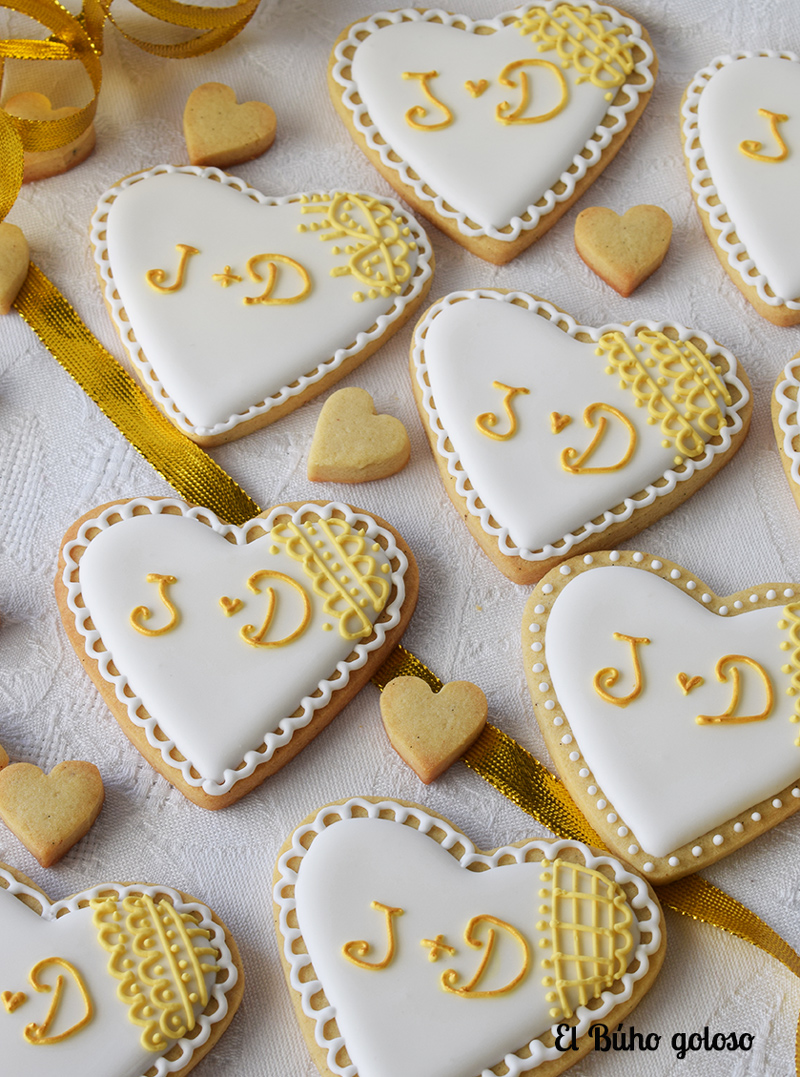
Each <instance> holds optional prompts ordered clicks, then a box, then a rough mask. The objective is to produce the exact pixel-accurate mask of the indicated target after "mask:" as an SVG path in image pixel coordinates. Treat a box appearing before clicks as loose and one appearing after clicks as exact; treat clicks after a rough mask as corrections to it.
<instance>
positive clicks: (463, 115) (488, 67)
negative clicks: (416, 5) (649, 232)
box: [328, 0, 658, 264]
mask: <svg viewBox="0 0 800 1077" xmlns="http://www.w3.org/2000/svg"><path fill="white" fill-rule="evenodd" d="M657 68H658V64H657V60H656V57H655V54H654V52H653V49H652V46H651V44H650V40H649V37H648V35H647V32H646V31H645V30H644V29H643V28H642V27H641V26H640V25H639V24H638V23H637V22H634V21H633V20H632V19H630V18H629V17H628V16H626V15H623V14H622V13H621V12H619V11H616V10H615V9H614V8H611V7H606V6H601V5H599V4H596V3H594V0H586V2H585V3H581V4H567V3H559V4H558V5H557V7H554V6H553V5H551V4H547V5H542V6H536V5H525V6H523V7H520V8H517V9H516V10H515V11H510V12H507V13H506V14H503V15H498V16H496V17H495V18H493V19H484V20H479V21H473V20H472V19H470V18H468V17H467V16H465V15H455V14H453V15H449V14H445V13H444V12H442V11H441V10H440V9H436V10H429V11H417V10H415V9H412V8H405V9H403V10H402V11H393V12H386V11H383V12H379V13H378V14H376V15H373V16H371V17H369V18H365V19H362V20H360V21H358V22H355V23H353V24H352V25H351V26H350V27H348V28H347V29H346V30H345V31H344V33H342V35H341V36H340V37H339V39H338V41H337V43H336V45H335V46H334V49H333V53H332V56H331V61H330V67H329V76H328V85H329V89H330V93H331V97H332V99H333V103H334V105H335V106H336V108H337V110H338V112H339V113H340V115H341V116H342V118H343V119H344V121H345V123H346V125H347V127H348V129H349V130H350V133H351V134H352V136H353V138H354V139H355V141H356V143H357V145H358V146H360V148H361V149H362V150H363V151H364V152H365V153H366V154H367V156H368V157H369V158H370V160H371V161H372V163H373V164H374V165H375V167H376V168H378V169H379V171H380V172H381V173H382V174H383V175H384V176H385V177H386V179H387V180H388V181H389V183H391V184H392V186H394V187H395V188H396V189H397V190H398V191H399V192H400V194H401V195H402V196H403V198H404V199H405V200H406V201H407V202H409V203H410V205H412V206H413V207H414V208H415V209H416V210H417V212H419V213H422V214H423V215H424V216H426V217H428V219H429V220H431V221H433V222H434V224H436V225H437V226H438V227H439V228H441V229H442V230H443V231H444V232H446V233H447V234H448V235H449V236H450V237H451V238H452V239H454V240H456V242H458V243H461V244H463V245H464V246H465V247H467V248H469V249H470V250H472V251H473V252H474V253H476V254H478V255H480V256H481V257H482V258H486V259H487V260H488V261H490V262H495V263H497V264H502V263H504V262H508V261H509V260H510V259H511V258H514V257H515V256H516V255H517V254H519V252H520V251H522V250H524V248H525V247H527V246H529V245H530V244H531V243H533V242H534V240H536V239H538V238H539V237H540V236H541V235H543V234H544V232H546V231H547V229H548V228H550V227H552V225H553V224H555V223H556V221H557V220H558V219H559V218H560V217H561V215H562V214H563V213H564V212H565V211H566V210H567V209H569V207H570V206H571V205H572V204H573V202H574V201H575V200H576V199H577V198H579V197H580V195H581V194H582V193H583V191H584V190H585V189H586V187H588V186H589V184H590V183H592V182H593V180H594V179H596V177H597V176H598V175H599V174H600V172H602V170H603V169H604V168H605V167H606V165H607V164H608V163H609V162H610V161H611V160H612V158H613V157H614V155H615V154H616V152H617V150H618V149H619V148H620V146H621V145H622V143H623V142H624V140H625V139H626V138H627V137H628V135H629V134H630V132H631V130H632V129H633V126H634V124H635V123H636V121H637V119H638V118H639V116H640V115H641V113H642V110H643V109H644V107H645V105H646V104H647V101H648V100H649V97H650V93H651V91H652V88H653V83H654V79H655V75H656V71H657Z"/></svg>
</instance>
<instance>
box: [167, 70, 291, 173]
mask: <svg viewBox="0 0 800 1077" xmlns="http://www.w3.org/2000/svg"><path fill="white" fill-rule="evenodd" d="M275 130H276V121H275V113H274V111H273V110H272V109H271V108H270V106H269V105H267V104H265V103H264V102H263V101H243V102H242V103H241V104H237V103H236V93H235V91H234V90H232V89H231V87H230V86H226V85H225V83H224V82H204V83H203V84H202V86H198V87H197V88H196V89H194V90H192V92H191V93H190V94H189V98H188V100H187V102H186V108H185V109H184V110H183V137H184V139H185V141H186V149H187V150H188V152H189V160H190V161H191V163H192V164H193V165H216V167H217V168H230V167H231V166H232V165H238V164H241V163H242V162H243V161H251V160H252V159H253V158H254V157H259V156H260V155H261V154H262V153H266V151H267V150H268V149H269V148H270V146H271V145H272V143H273V142H274V141H275Z"/></svg>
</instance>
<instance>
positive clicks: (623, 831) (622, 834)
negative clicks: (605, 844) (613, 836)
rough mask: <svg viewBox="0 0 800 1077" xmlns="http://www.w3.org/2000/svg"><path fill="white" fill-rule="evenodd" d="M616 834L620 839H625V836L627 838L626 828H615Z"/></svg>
mask: <svg viewBox="0 0 800 1077" xmlns="http://www.w3.org/2000/svg"><path fill="white" fill-rule="evenodd" d="M617 834H618V835H619V836H620V837H621V838H627V836H628V828H627V827H626V826H618V827H617Z"/></svg>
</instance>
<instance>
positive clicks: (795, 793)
mask: <svg viewBox="0 0 800 1077" xmlns="http://www.w3.org/2000/svg"><path fill="white" fill-rule="evenodd" d="M792 796H793V797H800V789H793V790H792Z"/></svg>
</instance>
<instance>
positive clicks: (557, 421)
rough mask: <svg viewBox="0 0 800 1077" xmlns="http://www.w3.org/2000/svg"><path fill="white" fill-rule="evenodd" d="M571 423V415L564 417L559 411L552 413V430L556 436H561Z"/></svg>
mask: <svg viewBox="0 0 800 1077" xmlns="http://www.w3.org/2000/svg"><path fill="white" fill-rule="evenodd" d="M571 422H572V416H571V415H562V414H561V413H560V412H558V411H551V412H550V429H551V430H552V431H553V433H554V434H560V433H561V431H562V430H563V429H564V427H565V426H569V424H570V423H571Z"/></svg>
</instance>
